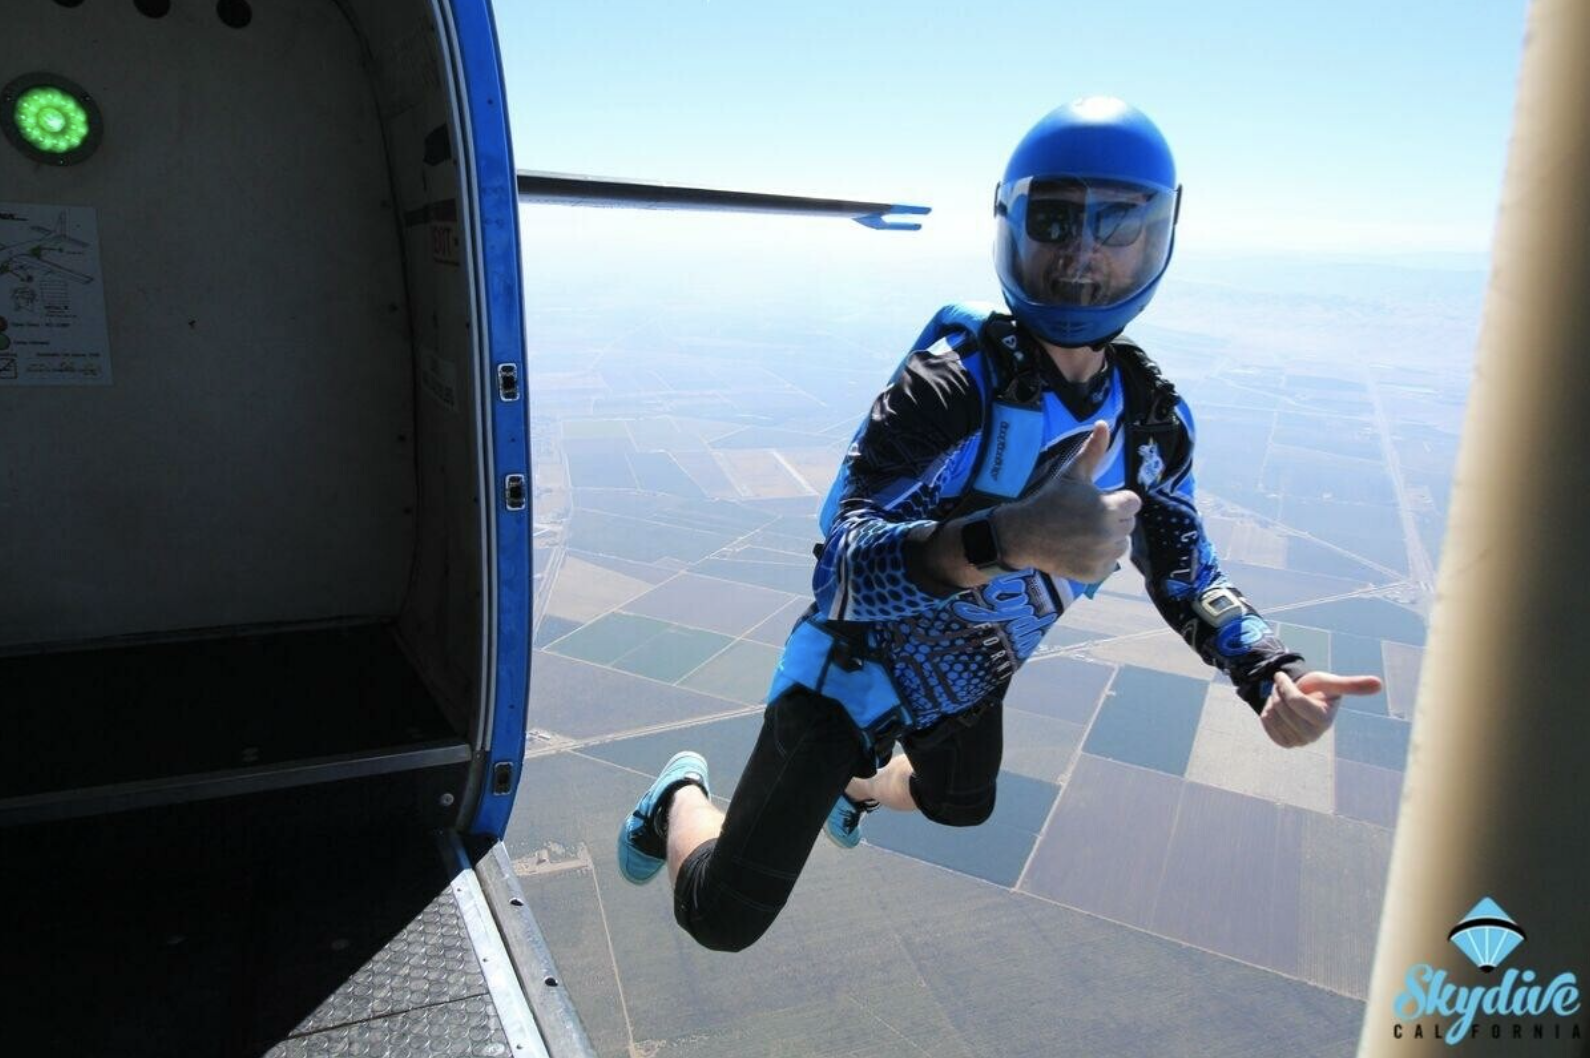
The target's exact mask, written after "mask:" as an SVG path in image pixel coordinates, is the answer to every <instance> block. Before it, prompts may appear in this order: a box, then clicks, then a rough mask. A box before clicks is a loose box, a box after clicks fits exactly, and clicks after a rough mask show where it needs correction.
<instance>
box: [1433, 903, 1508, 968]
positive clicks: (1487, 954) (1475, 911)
mask: <svg viewBox="0 0 1590 1058" xmlns="http://www.w3.org/2000/svg"><path fill="white" fill-rule="evenodd" d="M1447 940H1450V941H1451V942H1452V943H1453V944H1455V945H1457V948H1458V950H1459V951H1461V952H1462V953H1463V954H1464V955H1467V956H1468V957H1469V961H1470V962H1472V963H1473V964H1474V965H1475V966H1478V967H1479V968H1480V969H1481V970H1483V971H1485V972H1486V973H1490V972H1491V971H1492V970H1494V969H1496V968H1497V967H1498V966H1500V965H1501V964H1502V963H1504V962H1506V961H1507V957H1508V956H1509V955H1511V954H1512V953H1513V949H1514V948H1516V947H1518V946H1519V945H1520V944H1522V943H1524V931H1523V929H1522V928H1521V927H1520V926H1519V925H1518V923H1516V922H1514V921H1513V920H1512V919H1511V918H1509V917H1508V916H1507V912H1505V911H1503V910H1502V909H1501V906H1500V905H1498V904H1497V903H1496V901H1494V900H1492V899H1491V898H1490V897H1488V896H1487V897H1486V898H1485V899H1484V900H1481V901H1480V902H1479V903H1477V904H1475V905H1474V906H1473V907H1472V908H1470V909H1469V913H1468V914H1466V915H1464V916H1463V921H1462V922H1459V923H1458V924H1457V925H1455V926H1453V927H1452V932H1451V933H1448V934H1447Z"/></svg>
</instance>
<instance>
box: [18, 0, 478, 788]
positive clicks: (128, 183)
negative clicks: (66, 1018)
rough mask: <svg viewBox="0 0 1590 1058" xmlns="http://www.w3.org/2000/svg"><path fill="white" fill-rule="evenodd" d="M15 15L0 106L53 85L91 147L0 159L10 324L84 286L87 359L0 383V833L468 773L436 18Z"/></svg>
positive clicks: (462, 502) (78, 299) (444, 67)
mask: <svg viewBox="0 0 1590 1058" xmlns="http://www.w3.org/2000/svg"><path fill="white" fill-rule="evenodd" d="M10 7H11V8H13V9H12V10H8V12H7V31H6V33H5V34H4V35H3V36H0V83H3V82H9V81H11V80H12V79H13V78H15V77H18V76H20V75H24V74H29V73H33V72H45V73H49V74H53V75H58V76H62V77H65V78H68V79H70V80H71V81H72V82H75V83H76V84H77V85H78V86H80V87H81V88H82V89H83V90H84V91H85V92H87V93H88V94H89V95H90V96H91V97H92V98H93V100H94V101H95V102H96V104H97V106H98V108H99V110H100V113H101V118H102V122H103V133H102V137H101V139H100V142H99V145H98V147H97V149H96V150H95V151H94V153H93V154H92V155H91V156H89V157H87V158H86V159H84V160H82V161H79V162H77V163H75V164H71V165H52V164H47V163H40V162H38V161H34V160H31V159H29V158H28V157H25V156H24V155H23V153H21V152H20V151H19V150H17V149H13V145H12V144H10V143H6V142H0V216H3V215H6V214H9V215H10V216H12V217H13V218H15V217H25V218H27V219H28V223H27V224H25V225H24V230H32V231H34V232H35V233H36V237H37V238H38V240H40V242H39V245H37V246H36V247H17V246H16V244H15V242H14V241H13V240H11V239H9V238H7V239H0V244H5V245H0V259H3V258H4V257H5V255H6V252H7V251H6V248H5V247H6V246H11V247H12V252H13V254H16V253H22V254H25V255H27V256H28V257H31V260H27V259H23V258H20V257H19V258H17V260H16V261H14V262H13V263H17V264H18V268H20V269H21V271H23V272H26V273H27V275H26V277H23V278H19V276H20V273H19V272H18V271H15V270H13V271H12V272H11V273H10V279H11V280H12V281H11V283H9V284H6V283H0V295H4V294H7V292H8V291H11V290H14V289H22V287H23V286H24V284H26V285H27V287H28V294H27V296H24V295H21V294H18V295H16V304H12V303H10V302H9V301H7V302H5V303H3V304H0V315H3V316H10V317H11V318H12V319H13V320H14V321H15V320H18V319H19V318H20V317H21V316H22V314H23V313H24V312H26V313H28V314H30V315H29V321H32V320H33V318H34V317H40V318H43V317H44V316H47V315H48V313H49V312H51V311H54V310H53V309H51V307H50V306H51V305H52V304H55V303H56V300H58V299H65V301H63V302H61V303H62V304H66V303H69V304H70V305H71V306H72V307H71V309H70V312H73V313H77V314H78V315H79V316H80V315H81V314H82V312H83V310H82V309H81V306H82V305H84V304H90V303H91V302H90V301H89V300H87V294H88V293H90V292H91V293H93V294H94V295H95V296H97V297H98V298H100V299H102V303H103V336H104V337H103V344H102V346H99V347H96V348H95V349H94V350H93V355H92V356H89V357H87V358H85V357H83V356H80V355H78V356H75V358H74V355H73V354H71V353H70V350H66V351H64V352H63V348H64V347H63V348H54V349H52V348H51V347H50V346H49V344H48V339H47V338H46V339H39V340H38V341H36V342H35V344H34V347H33V349H32V353H31V355H24V356H20V357H17V358H14V359H13V360H12V361H11V369H12V370H20V371H21V372H22V376H21V377H19V378H15V377H14V378H10V379H7V378H5V377H3V376H0V527H3V528H0V545H3V552H4V553H3V554H0V687H5V688H7V691H6V692H5V693H3V694H0V714H9V716H8V717H7V718H6V722H7V724H8V735H7V737H6V738H5V739H3V740H0V743H3V744H4V746H5V749H4V750H0V774H3V775H5V776H6V779H5V782H4V785H3V786H0V819H4V818H5V811H4V809H5V807H6V805H7V804H12V805H17V804H23V803H24V802H25V803H27V804H31V805H34V806H37V804H38V803H39V800H40V798H41V797H43V798H46V799H47V798H48V797H49V796H52V795H53V794H58V793H62V792H63V791H66V790H69V789H72V790H78V791H79V792H80V791H82V790H83V789H88V788H98V787H101V786H105V785H106V784H107V783H109V784H115V783H123V784H132V785H133V786H138V787H140V788H150V787H154V786H158V785H160V784H161V783H162V782H165V781H167V780H170V779H172V778H174V777H177V776H184V775H191V774H198V773H204V774H216V773H219V772H223V771H236V770H238V769H243V770H246V771H252V772H260V771H265V770H269V769H270V768H272V767H277V768H279V769H281V770H282V771H281V775H282V776H286V774H287V771H288V770H289V769H288V765H289V764H294V763H295V762H298V763H301V762H302V761H303V760H305V759H309V758H317V759H328V760H329V759H351V758H353V757H359V756H361V755H362V756H364V757H369V756H371V755H375V754H379V753H383V752H390V751H393V750H394V749H402V748H405V747H407V748H409V749H413V748H415V747H420V748H421V749H424V750H425V751H426V752H431V753H433V756H434V754H436V753H440V754H441V755H442V756H444V757H447V758H448V759H450V760H451V759H454V758H457V757H458V756H459V755H460V754H462V755H463V756H464V757H465V758H467V756H468V754H469V752H470V751H471V749H472V748H473V747H474V746H476V745H478V744H479V742H480V739H481V728H482V723H483V722H482V715H483V707H482V703H483V701H484V695H485V689H484V688H482V687H481V686H480V685H479V684H480V682H481V680H480V673H481V672H482V671H483V670H484V666H483V665H482V664H481V661H482V656H483V650H484V648H483V643H485V642H486V639H485V627H486V623H487V622H488V621H489V619H490V613H489V606H490V599H489V598H486V597H485V593H486V591H487V587H486V585H487V579H486V577H485V572H484V566H485V563H486V556H487V554H488V551H489V544H488V539H487V528H486V523H485V520H484V518H483V515H482V509H481V504H480V494H481V491H482V484H481V483H482V482H483V481H485V480H486V478H485V469H484V467H485V465H486V464H485V459H486V457H485V455H484V454H483V452H482V445H483V440H482V438H483V436H484V432H483V429H482V427H481V425H480V408H479V404H480V398H481V394H480V392H479V390H480V388H481V385H482V382H483V380H482V378H481V372H480V371H479V370H478V369H477V367H476V361H477V359H478V357H477V354H476V352H475V348H476V342H477V337H476V335H475V333H474V331H473V329H472V314H473V312H474V304H475V297H474V293H473V285H472V284H473V283H474V281H475V280H474V270H473V269H472V268H471V266H470V264H469V258H468V255H469V252H470V249H469V240H468V237H467V230H466V229H467V221H468V217H469V215H470V211H471V209H472V206H471V204H470V202H469V196H468V181H467V179H466V178H465V176H466V175H467V172H466V171H465V170H464V169H463V168H462V163H461V162H460V160H459V159H458V157H457V156H458V154H459V151H458V149H457V145H458V143H459V139H458V133H457V129H456V122H455V121H454V119H453V106H454V104H453V93H454V91H455V87H454V86H455V80H454V78H453V75H452V74H451V73H450V65H449V62H448V60H447V59H446V46H445V42H446V39H447V37H446V32H445V26H444V27H443V31H442V32H438V29H437V26H436V25H435V15H434V13H433V10H432V7H431V5H430V4H428V3H424V2H410V3H379V4H378V3H368V4H363V5H358V4H341V3H336V2H333V0H272V2H271V3H269V4H266V3H263V2H260V3H255V4H252V5H250V4H247V3H229V4H221V5H217V4H215V3H213V2H184V0H173V2H171V3H170V4H169V5H163V4H148V3H143V4H138V3H134V2H133V0H115V2H107V0H101V2H96V3H88V4H80V5H75V6H73V5H67V4H63V3H58V2H53V0H27V2H26V3H21V4H16V5H10ZM162 10H164V13H163V14H160V13H159V12H161V11H162ZM240 13H241V17H240ZM154 15H158V17H154ZM461 174H463V175H461ZM16 207H21V208H16ZM0 223H3V222H0ZM16 223H22V222H20V221H18V222H16ZM16 223H14V224H13V226H12V227H11V228H0V232H10V233H14V232H15V231H16V230H17V228H16ZM52 229H59V230H60V231H68V232H70V233H71V239H73V240H75V241H61V240H59V239H56V240H55V241H50V240H51V239H52V236H51V234H50V233H51V230H52ZM84 231H91V232H92V238H87V239H85V238H80V237H79V236H82V234H83V233H84ZM30 237H32V236H30ZM85 243H89V244H91V252H86V253H85V252H79V251H80V250H81V249H82V247H83V245H84V244H85ZM63 248H64V249H63ZM68 251H69V252H68ZM67 262H69V263H70V265H71V267H70V268H64V269H61V268H56V267H54V266H56V265H61V264H64V263H67ZM3 269H4V264H3V260H0V279H4V278H6V275H5V273H4V271H3ZM94 288H97V290H96V289H94ZM52 299H55V300H52ZM0 301H4V299H3V298H0ZM23 301H26V302H27V304H25V305H24V304H22V302H23ZM90 314H91V313H90ZM62 318H63V319H64V318H65V317H62ZM41 326H42V325H41ZM25 332H26V333H27V334H35V335H37V334H46V333H47V332H46V331H43V330H39V329H33V330H29V329H28V328H26V327H22V326H20V325H13V326H11V327H10V328H9V329H8V331H7V333H8V335H9V339H10V340H11V341H12V345H11V349H10V351H11V353H13V354H17V353H19V352H20V353H28V352H29V349H28V347H27V346H25V345H22V344H21V343H22V342H23V341H24V340H25V339H24V338H23V337H22V336H23V335H24V333H25ZM4 364H5V361H4V360H3V359H0V367H3V366H4ZM444 746H447V747H450V748H447V749H445V750H444V749H443V748H442V747H444ZM431 763H435V760H434V759H432V760H431ZM394 766H395V765H394ZM306 774H307V773H306ZM322 777H323V776H322ZM278 781H279V782H280V783H291V782H293V781H295V780H293V779H291V778H286V777H281V776H279V777H278ZM304 781H313V780H312V779H305V780H304ZM24 814H26V813H24ZM34 817H35V818H42V817H39V816H37V814H36V813H35V816H34Z"/></svg>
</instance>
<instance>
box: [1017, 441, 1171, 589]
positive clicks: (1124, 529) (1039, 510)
mask: <svg viewBox="0 0 1590 1058" xmlns="http://www.w3.org/2000/svg"><path fill="white" fill-rule="evenodd" d="M1109 447H1110V427H1109V424H1108V423H1105V422H1103V421H1100V422H1096V423H1094V424H1093V430H1092V432H1090V433H1089V434H1088V436H1087V439H1086V440H1085V441H1084V442H1083V443H1082V447H1081V448H1080V449H1078V451H1077V454H1076V456H1075V457H1073V459H1072V461H1071V465H1070V466H1068V467H1066V469H1065V470H1064V471H1063V472H1061V473H1059V474H1054V475H1051V476H1050V477H1049V479H1048V480H1046V481H1044V482H1043V483H1041V484H1040V485H1039V486H1038V488H1037V489H1035V490H1033V492H1031V493H1030V494H1028V495H1026V496H1023V497H1022V498H1021V499H1019V500H1013V501H1011V502H1010V503H1005V504H1001V505H1000V506H999V507H996V508H995V509H994V511H993V513H992V514H991V515H990V517H992V518H993V520H994V532H995V533H996V534H997V535H998V537H999V544H1000V550H1001V551H1002V552H1003V558H1004V561H1005V563H1006V564H1007V565H1010V566H1014V567H1017V568H1021V567H1026V566H1032V567H1035V568H1037V569H1041V570H1043V571H1044V572H1045V573H1048V574H1049V575H1050V576H1054V577H1064V578H1066V579H1068V580H1075V581H1081V582H1084V583H1090V584H1091V583H1096V582H1098V581H1101V580H1103V579H1104V578H1105V577H1107V576H1109V575H1110V573H1111V572H1113V571H1114V569H1115V566H1116V562H1117V560H1119V559H1120V558H1121V556H1122V555H1124V554H1126V553H1127V551H1128V550H1130V548H1131V537H1132V530H1133V529H1134V528H1136V526H1137V512H1138V509H1139V508H1141V507H1142V506H1143V501H1142V500H1140V499H1138V497H1137V494H1136V493H1134V492H1132V491H1130V490H1128V489H1117V490H1115V491H1112V492H1101V491H1100V490H1099V489H1098V488H1096V487H1095V486H1094V484H1093V478H1094V475H1095V474H1097V473H1098V470H1099V467H1100V465H1101V464H1102V463H1103V462H1104V456H1105V453H1106V452H1107V451H1108V450H1109Z"/></svg>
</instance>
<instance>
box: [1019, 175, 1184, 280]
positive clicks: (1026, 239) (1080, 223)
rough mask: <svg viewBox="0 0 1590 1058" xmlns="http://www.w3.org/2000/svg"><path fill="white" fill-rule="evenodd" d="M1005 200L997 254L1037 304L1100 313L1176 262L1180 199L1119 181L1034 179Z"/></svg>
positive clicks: (1021, 183)
mask: <svg viewBox="0 0 1590 1058" xmlns="http://www.w3.org/2000/svg"><path fill="white" fill-rule="evenodd" d="M1000 193H1001V195H1002V196H1004V195H1008V196H1009V197H1008V198H1002V199H1001V201H1000V202H999V203H997V204H996V213H997V215H999V216H1001V217H1003V218H1005V219H1004V221H1003V222H1002V223H1001V224H1000V225H999V227H998V228H997V229H996V232H997V235H996V243H995V253H996V255H998V260H1000V261H1001V262H1003V264H1002V265H1001V267H1003V268H1005V269H1006V270H1007V271H1006V272H1005V274H1006V275H1007V276H1009V277H1010V278H1011V279H1012V280H1013V281H1014V285H1016V286H1019V287H1020V289H1021V292H1022V296H1023V297H1025V298H1027V299H1029V300H1030V301H1033V302H1035V303H1037V304H1039V305H1050V306H1055V307H1066V308H1100V307H1104V306H1109V305H1118V304H1120V303H1121V302H1123V301H1126V300H1127V299H1129V298H1131V297H1134V296H1136V295H1137V294H1138V293H1139V292H1140V291H1142V290H1144V289H1145V288H1147V287H1148V285H1149V284H1150V283H1152V282H1153V281H1154V279H1155V277H1157V276H1158V275H1159V273H1160V272H1161V271H1163V270H1164V267H1165V262H1166V261H1168V260H1169V259H1170V240H1171V230H1172V228H1173V227H1174V225H1175V216H1176V202H1177V198H1178V193H1177V192H1176V191H1173V190H1170V189H1168V188H1160V187H1154V186H1153V185H1150V184H1138V183H1132V182H1125V181H1119V180H1114V181H1112V180H1098V179H1082V178H1077V177H1028V178H1025V179H1023V180H1021V181H1019V182H1017V183H1016V184H1015V185H1013V186H1011V187H1010V188H1008V189H1005V188H1002V189H1001V192H1000Z"/></svg>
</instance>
